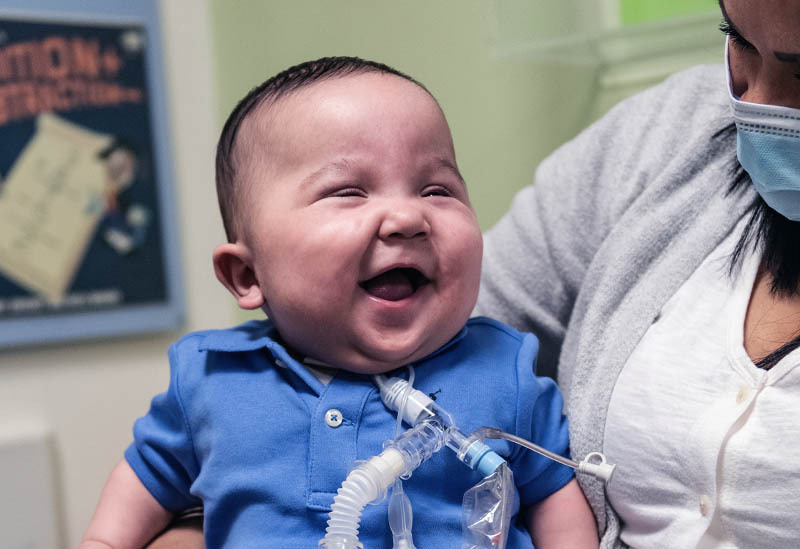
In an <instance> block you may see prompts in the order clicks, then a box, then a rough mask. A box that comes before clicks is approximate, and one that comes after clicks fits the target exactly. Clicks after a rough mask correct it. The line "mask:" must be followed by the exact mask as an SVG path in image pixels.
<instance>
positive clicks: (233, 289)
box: [214, 242, 264, 309]
mask: <svg viewBox="0 0 800 549" xmlns="http://www.w3.org/2000/svg"><path fill="white" fill-rule="evenodd" d="M252 264H253V263H252V260H251V256H250V250H248V248H247V247H246V246H245V245H244V244H241V243H240V242H235V243H231V242H227V243H225V244H220V245H219V246H217V247H216V248H214V272H215V273H216V274H217V279H219V281H220V282H222V285H223V286H225V287H226V288H228V291H229V292H230V293H231V294H233V297H235V298H236V301H237V302H238V303H239V307H241V308H242V309H258V308H259V307H261V306H262V305H263V304H264V294H262V293H261V287H260V286H259V285H258V279H257V278H256V273H255V271H253V267H252Z"/></svg>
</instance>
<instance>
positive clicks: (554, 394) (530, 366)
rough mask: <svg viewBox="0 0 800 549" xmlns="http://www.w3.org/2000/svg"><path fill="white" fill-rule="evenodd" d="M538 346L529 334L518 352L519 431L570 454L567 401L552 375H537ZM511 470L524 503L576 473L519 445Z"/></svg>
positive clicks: (555, 488) (543, 495)
mask: <svg viewBox="0 0 800 549" xmlns="http://www.w3.org/2000/svg"><path fill="white" fill-rule="evenodd" d="M537 349H538V345H537V344H536V338H535V336H533V335H532V334H526V335H525V338H524V340H523V343H522V345H521V347H520V349H519V352H518V354H517V378H518V383H517V387H518V389H517V429H516V431H517V432H516V433H515V434H516V435H517V436H520V437H522V438H524V439H526V440H530V441H531V442H533V443H534V444H537V445H539V446H542V447H543V448H546V449H547V450H550V451H551V452H554V453H556V454H559V455H562V456H565V457H568V456H569V428H568V423H567V417H566V416H565V415H564V412H563V409H564V400H563V398H562V396H561V392H560V391H559V390H558V386H557V385H556V384H555V382H554V381H553V380H552V379H551V378H549V377H538V376H535V375H534V371H535V362H536V351H537ZM511 469H512V471H513V473H514V480H515V483H516V485H517V489H518V490H519V496H520V502H521V503H522V504H523V505H531V504H534V503H538V502H539V501H541V500H543V499H545V498H546V497H547V496H549V495H550V494H552V493H554V492H556V491H558V490H559V489H560V488H562V487H563V486H564V485H565V484H567V483H568V482H569V481H570V480H571V479H572V478H573V476H574V472H573V470H572V469H571V468H569V467H567V466H565V465H562V464H560V463H558V462H555V461H552V460H551V459H549V458H546V457H544V456H542V455H539V454H537V453H535V452H533V451H531V450H528V449H526V448H522V447H519V446H517V447H516V448H515V450H514V452H513V453H512V455H511Z"/></svg>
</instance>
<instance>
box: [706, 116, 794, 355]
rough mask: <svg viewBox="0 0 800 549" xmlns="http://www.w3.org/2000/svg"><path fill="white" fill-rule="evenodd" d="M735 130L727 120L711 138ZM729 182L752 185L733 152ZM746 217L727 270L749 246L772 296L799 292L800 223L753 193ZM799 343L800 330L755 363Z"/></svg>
mask: <svg viewBox="0 0 800 549" xmlns="http://www.w3.org/2000/svg"><path fill="white" fill-rule="evenodd" d="M735 133H736V125H735V124H733V123H731V124H730V125H729V126H726V127H725V128H723V129H722V130H720V131H719V132H717V133H716V134H715V135H714V137H715V138H728V139H731V138H732V137H731V134H735ZM730 176H731V184H730V187H729V188H728V192H729V193H731V194H732V193H734V192H737V191H739V190H741V189H743V188H744V187H745V186H747V185H752V181H751V179H750V176H749V175H748V174H747V172H746V171H744V168H742V165H741V164H740V163H739V160H738V159H737V158H736V157H735V156H734V157H733V158H732V160H731V169H730ZM749 215H750V219H748V221H747V224H746V225H745V228H744V231H743V232H742V235H741V237H740V238H739V241H738V242H737V243H736V247H735V248H734V251H733V254H732V255H731V262H730V265H729V271H730V273H731V274H733V273H734V272H735V271H736V270H737V269H738V268H739V266H740V265H741V263H742V261H743V260H744V257H745V255H746V252H747V250H748V249H749V248H751V247H752V249H755V250H758V251H761V252H762V254H763V255H762V265H763V268H764V269H765V270H766V271H767V272H768V273H769V274H770V276H771V277H772V285H771V287H770V293H771V294H772V295H774V296H793V295H798V294H800V223H798V222H796V221H791V220H789V219H787V218H785V217H784V216H782V215H781V214H779V213H778V212H776V211H775V210H773V209H772V208H770V207H769V206H767V203H766V202H764V199H763V198H761V196H760V195H756V199H755V200H754V201H753V205H752V206H751V208H750V213H749ZM798 347H800V333H799V334H797V335H796V336H795V337H794V339H792V340H791V341H789V342H788V343H785V344H784V345H782V346H781V347H779V348H778V349H776V350H774V351H773V352H771V353H770V354H769V355H767V356H765V357H764V358H762V359H760V360H759V361H758V362H756V366H758V367H759V368H763V369H765V370H768V369H770V368H772V367H773V366H775V364H777V363H778V362H780V361H781V359H782V358H783V357H785V356H786V355H788V354H789V353H791V352H792V351H793V350H795V349H797V348H798Z"/></svg>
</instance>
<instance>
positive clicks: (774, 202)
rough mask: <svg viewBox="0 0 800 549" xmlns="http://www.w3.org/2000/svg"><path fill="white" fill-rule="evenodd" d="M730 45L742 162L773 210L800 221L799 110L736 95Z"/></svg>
mask: <svg viewBox="0 0 800 549" xmlns="http://www.w3.org/2000/svg"><path fill="white" fill-rule="evenodd" d="M728 46H729V45H728V42H726V43H725V68H726V72H727V75H728V93H729V95H730V99H731V110H732V111H733V120H734V122H736V155H737V156H738V157H739V163H740V164H741V165H742V167H743V168H744V169H745V171H746V172H747V173H748V174H749V175H750V179H752V180H753V185H754V187H755V189H756V192H758V194H760V195H761V198H763V199H764V201H765V202H766V203H767V205H768V206H769V207H770V208H772V209H773V210H775V211H776V212H778V213H779V214H781V215H783V216H784V217H786V218H788V219H791V220H792V221H800V109H792V108H789V107H779V106H777V105H760V104H758V103H747V102H745V101H741V100H740V99H739V97H738V96H736V95H734V93H733V87H732V83H731V71H730V62H729V60H728Z"/></svg>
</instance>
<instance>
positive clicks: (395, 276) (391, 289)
mask: <svg viewBox="0 0 800 549" xmlns="http://www.w3.org/2000/svg"><path fill="white" fill-rule="evenodd" d="M429 282H430V280H428V278H427V277H426V276H425V275H424V274H422V273H421V272H419V271H418V270H417V269H414V268H411V267H403V268H397V269H390V270H388V271H386V272H385V273H381V274H379V275H378V276H376V277H373V278H370V279H369V280H365V281H363V282H359V286H361V287H362V288H364V290H366V292H367V293H368V294H370V295H373V296H375V297H377V298H380V299H385V300H386V301H400V300H401V299H406V298H407V297H410V296H412V295H414V292H416V291H417V290H418V289H419V288H420V287H421V286H424V285H425V284H428V283H429Z"/></svg>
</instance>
